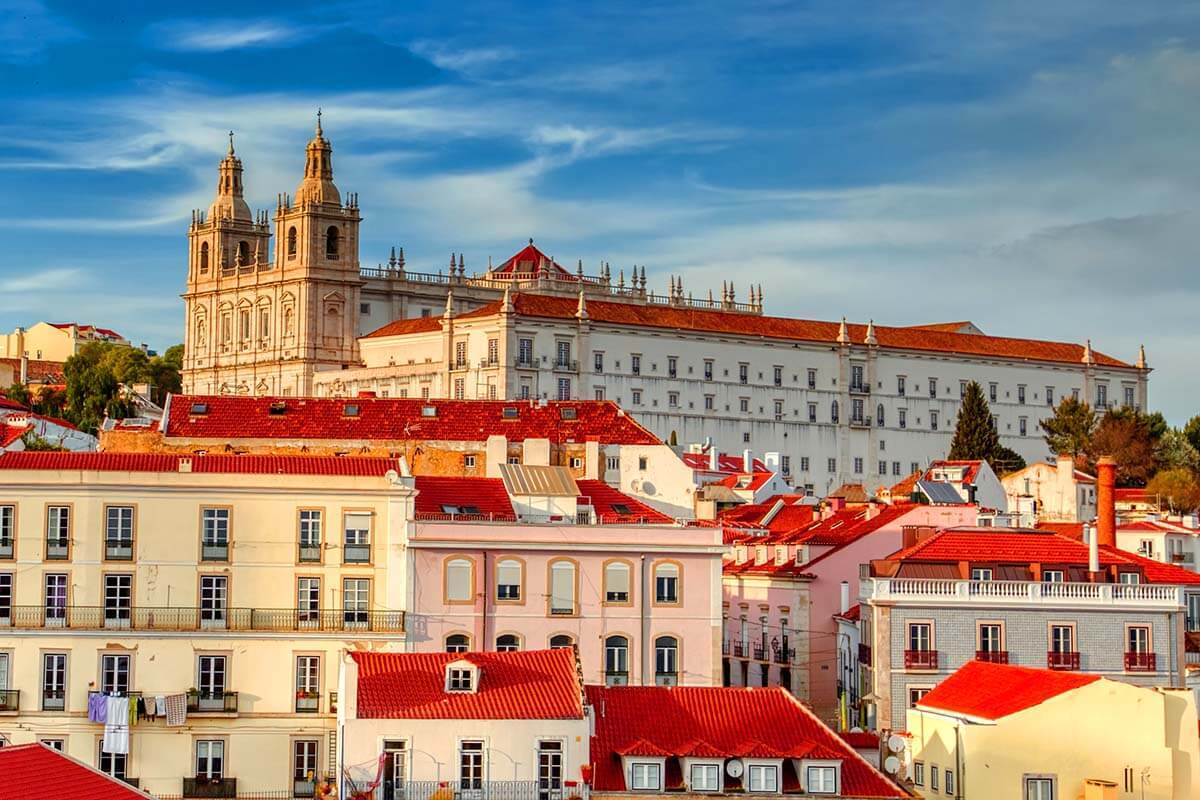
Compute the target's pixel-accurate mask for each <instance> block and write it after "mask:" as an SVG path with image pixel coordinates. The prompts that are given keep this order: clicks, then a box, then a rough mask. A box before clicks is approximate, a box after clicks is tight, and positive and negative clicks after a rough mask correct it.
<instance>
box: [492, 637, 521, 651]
mask: <svg viewBox="0 0 1200 800" xmlns="http://www.w3.org/2000/svg"><path fill="white" fill-rule="evenodd" d="M520 649H521V638H520V637H519V636H517V635H516V634H515V633H506V634H504V635H503V636H497V637H496V652H497V653H515V652H516V651H518V650H520Z"/></svg>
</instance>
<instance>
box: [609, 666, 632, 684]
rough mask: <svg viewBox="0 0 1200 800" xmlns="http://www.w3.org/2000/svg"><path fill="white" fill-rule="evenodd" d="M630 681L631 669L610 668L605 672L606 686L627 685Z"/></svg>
mask: <svg viewBox="0 0 1200 800" xmlns="http://www.w3.org/2000/svg"><path fill="white" fill-rule="evenodd" d="M628 683H629V671H628V670H619V669H610V670H605V672H604V685H605V686H625V685H627V684H628Z"/></svg>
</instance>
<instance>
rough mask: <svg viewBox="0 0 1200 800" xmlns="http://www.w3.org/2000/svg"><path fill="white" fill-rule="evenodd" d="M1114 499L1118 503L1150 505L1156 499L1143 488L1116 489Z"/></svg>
mask: <svg viewBox="0 0 1200 800" xmlns="http://www.w3.org/2000/svg"><path fill="white" fill-rule="evenodd" d="M1113 497H1114V498H1115V499H1116V501H1117V502H1118V503H1121V502H1125V503H1148V502H1150V501H1151V500H1153V499H1154V498H1153V497H1151V495H1150V493H1149V492H1147V491H1146V489H1145V488H1144V487H1143V488H1132V489H1114V490H1113Z"/></svg>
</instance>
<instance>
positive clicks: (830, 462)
mask: <svg viewBox="0 0 1200 800" xmlns="http://www.w3.org/2000/svg"><path fill="white" fill-rule="evenodd" d="M825 466H826V467H827V468H828V469H829V472H831V473H833V472H837V459H836V458H830V459H827V460H826V464H825Z"/></svg>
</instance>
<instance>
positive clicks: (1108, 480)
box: [1096, 456, 1117, 547]
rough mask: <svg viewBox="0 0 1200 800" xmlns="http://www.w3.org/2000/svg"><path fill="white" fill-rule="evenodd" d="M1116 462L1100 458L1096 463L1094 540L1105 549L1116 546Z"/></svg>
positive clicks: (1103, 457) (1108, 458)
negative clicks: (1105, 547)
mask: <svg viewBox="0 0 1200 800" xmlns="http://www.w3.org/2000/svg"><path fill="white" fill-rule="evenodd" d="M1116 482H1117V462H1116V461H1114V460H1113V458H1112V456H1100V459H1099V460H1098V461H1097V462H1096V539H1098V540H1099V543H1100V544H1102V545H1105V546H1107V547H1116V546H1117V505H1116V492H1115V491H1114V488H1115V486H1116Z"/></svg>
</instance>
